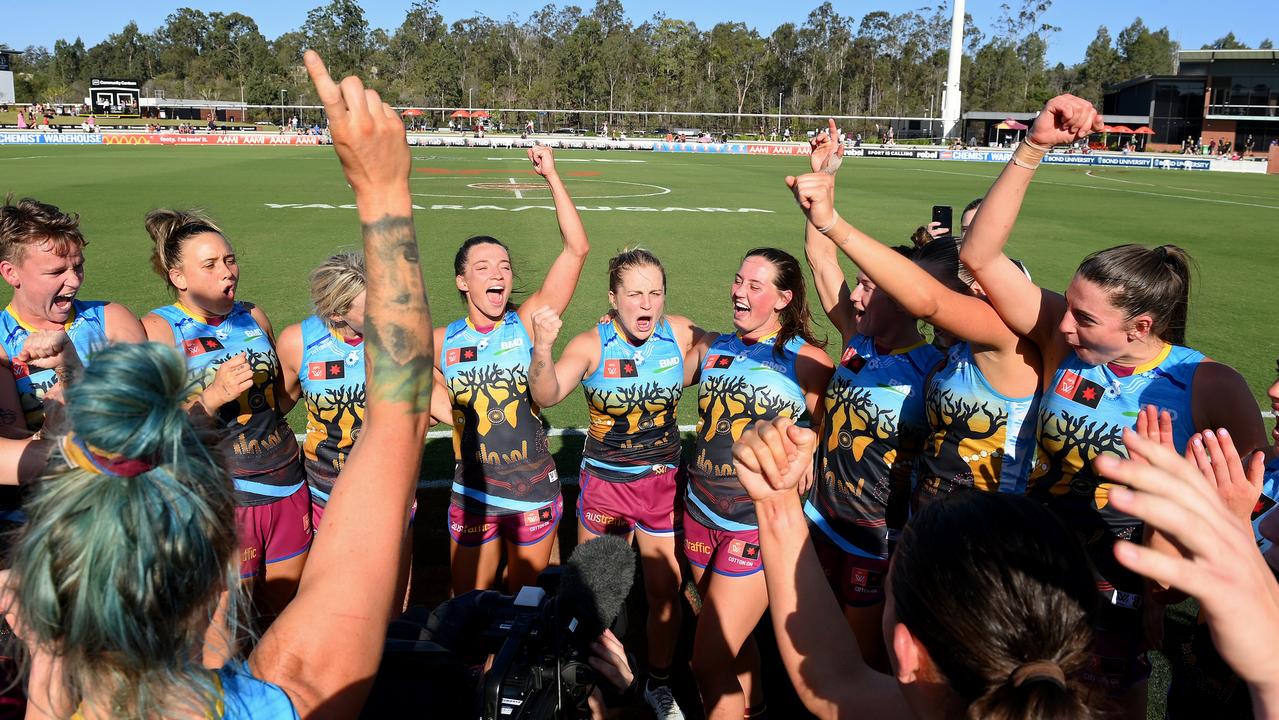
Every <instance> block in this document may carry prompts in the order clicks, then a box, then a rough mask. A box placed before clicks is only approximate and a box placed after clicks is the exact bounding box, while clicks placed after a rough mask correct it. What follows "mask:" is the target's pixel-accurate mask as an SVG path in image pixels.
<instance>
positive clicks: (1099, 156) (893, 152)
mask: <svg viewBox="0 0 1279 720" xmlns="http://www.w3.org/2000/svg"><path fill="white" fill-rule="evenodd" d="M328 142H329V141H328V138H326V137H324V136H320V135H274V134H260V135H259V134H253V133H208V134H200V133H197V134H178V133H163V132H162V133H86V132H66V133H58V132H32V131H16V132H11V131H0V145H15V144H16V145H162V146H170V147H173V146H179V145H295V146H296V145H325V144H328ZM408 142H409V144H410V145H413V146H416V147H477V148H494V149H502V148H509V149H515V148H528V147H532V146H533V145H535V144H541V145H548V146H550V147H553V148H563V149H579V150H635V151H641V152H660V153H689V154H696V155H781V156H803V155H808V154H809V153H810V149H809V146H808V144H807V143H759V142H740V143H738V142H730V143H700V142H666V141H659V140H610V139H608V138H556V137H533V138H515V137H496V138H473V137H454V136H438V135H412V134H410V135H409V136H408ZM844 155H845V156H846V157H863V158H908V159H915V160H943V161H950V162H982V163H1006V162H1008V160H1009V159H1010V158H1011V157H1012V151H1011V150H1005V149H974V150H945V149H940V148H935V147H910V146H887V147H885V146H865V147H845V148H844ZM1043 161H1044V163H1046V164H1049V165H1074V166H1088V167H1113V168H1145V169H1154V170H1197V171H1218V172H1244V173H1264V172H1266V170H1267V163H1266V162H1265V161H1261V162H1254V161H1247V162H1244V161H1233V160H1218V159H1212V158H1195V157H1185V156H1181V155H1169V156H1159V155H1119V154H1104V153H1090V154H1070V153H1049V154H1048V155H1046V156H1045V157H1044V160H1043Z"/></svg>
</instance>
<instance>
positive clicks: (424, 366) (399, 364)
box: [363, 215, 435, 413]
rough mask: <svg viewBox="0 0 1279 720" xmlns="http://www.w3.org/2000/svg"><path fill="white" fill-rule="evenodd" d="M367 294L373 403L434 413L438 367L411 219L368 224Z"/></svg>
mask: <svg viewBox="0 0 1279 720" xmlns="http://www.w3.org/2000/svg"><path fill="white" fill-rule="evenodd" d="M363 232H364V240H365V247H366V250H367V253H366V255H367V258H366V262H367V267H368V270H367V272H368V281H369V282H368V296H367V300H366V303H367V309H366V314H367V317H368V319H367V322H366V327H365V340H366V341H367V344H366V353H367V355H368V359H369V383H368V391H369V394H370V400H374V399H376V400H381V401H383V402H396V403H400V402H407V403H409V408H410V412H413V413H423V412H429V411H430V408H431V381H432V379H433V377H432V370H433V368H434V363H435V350H434V344H435V338H434V336H433V334H432V327H431V315H430V309H429V307H428V305H427V300H426V290H425V288H424V287H423V285H422V270H421V268H420V267H419V266H418V260H419V253H418V247H417V235H416V232H415V230H414V227H413V218H412V217H411V216H391V215H387V216H385V217H383V218H382V219H380V220H376V221H374V222H370V223H364V225H363Z"/></svg>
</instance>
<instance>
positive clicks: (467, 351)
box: [444, 345, 480, 365]
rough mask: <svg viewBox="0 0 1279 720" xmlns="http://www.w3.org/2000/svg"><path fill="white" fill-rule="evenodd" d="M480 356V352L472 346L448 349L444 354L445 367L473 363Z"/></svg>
mask: <svg viewBox="0 0 1279 720" xmlns="http://www.w3.org/2000/svg"><path fill="white" fill-rule="evenodd" d="M479 355H480V351H479V350H478V349H477V348H476V347H475V346H474V345H471V346H469V347H463V348H450V349H449V351H448V352H446V353H444V364H445V365H456V364H458V363H465V362H475V360H476V358H478V357H479Z"/></svg>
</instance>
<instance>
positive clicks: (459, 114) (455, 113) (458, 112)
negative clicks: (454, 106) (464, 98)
mask: <svg viewBox="0 0 1279 720" xmlns="http://www.w3.org/2000/svg"><path fill="white" fill-rule="evenodd" d="M470 116H471V114H470V113H469V112H467V111H465V110H454V111H453V114H452V115H449V117H451V118H465V117H470Z"/></svg>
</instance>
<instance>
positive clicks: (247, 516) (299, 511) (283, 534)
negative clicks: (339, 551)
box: [235, 483, 311, 578]
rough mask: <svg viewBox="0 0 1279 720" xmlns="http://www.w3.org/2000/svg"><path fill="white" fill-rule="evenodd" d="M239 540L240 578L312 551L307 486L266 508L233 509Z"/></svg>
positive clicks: (254, 506) (257, 573) (251, 506)
mask: <svg viewBox="0 0 1279 720" xmlns="http://www.w3.org/2000/svg"><path fill="white" fill-rule="evenodd" d="M235 530H236V534H237V535H238V536H239V538H240V577H241V578H251V577H255V576H257V575H260V574H262V572H263V569H264V567H265V566H266V565H270V564H271V563H278V562H280V561H282V560H288V559H289V558H292V557H297V556H298V555H301V554H302V553H304V552H306V551H307V550H309V549H311V491H310V489H309V488H307V486H306V483H302V487H300V488H298V491H297V492H295V493H293V494H292V495H290V496H288V497H285V498H280V499H279V500H276V501H275V502H273V503H268V504H266V505H250V506H247V507H237V508H236V509H235Z"/></svg>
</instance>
